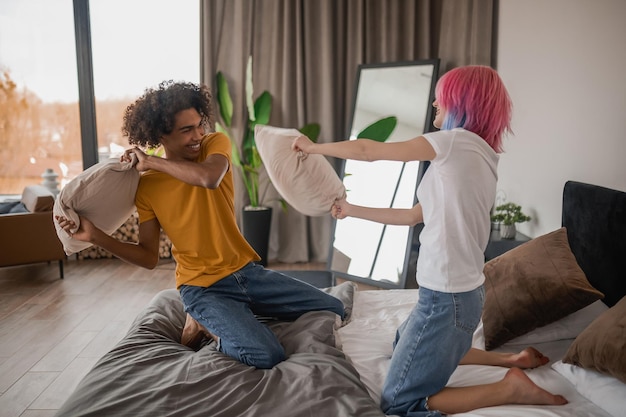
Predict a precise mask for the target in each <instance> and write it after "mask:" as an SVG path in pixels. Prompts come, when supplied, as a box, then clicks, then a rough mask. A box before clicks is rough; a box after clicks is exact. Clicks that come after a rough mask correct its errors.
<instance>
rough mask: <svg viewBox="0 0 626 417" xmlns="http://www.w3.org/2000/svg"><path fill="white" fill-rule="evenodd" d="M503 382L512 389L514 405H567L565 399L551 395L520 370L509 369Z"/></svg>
mask: <svg viewBox="0 0 626 417" xmlns="http://www.w3.org/2000/svg"><path fill="white" fill-rule="evenodd" d="M501 382H502V383H504V384H506V386H508V387H509V388H510V389H511V391H510V392H511V397H510V400H511V401H510V403H512V404H535V405H563V404H567V400H566V399H565V397H563V396H562V395H554V394H551V393H550V392H548V391H546V390H544V389H543V388H541V387H539V386H538V385H536V384H535V383H534V382H533V381H532V380H531V379H530V378H529V377H528V375H526V374H525V373H524V371H522V370H521V369H519V368H511V369H509V370H508V372H507V373H506V375H505V376H504V379H502V381H501Z"/></svg>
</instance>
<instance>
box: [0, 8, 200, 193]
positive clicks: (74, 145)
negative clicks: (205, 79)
mask: <svg viewBox="0 0 626 417" xmlns="http://www.w3.org/2000/svg"><path fill="white" fill-rule="evenodd" d="M75 1H79V2H83V1H88V0H75ZM88 5H89V12H90V13H89V20H90V27H91V33H90V37H91V51H92V55H93V56H92V63H93V85H94V95H95V106H96V129H97V138H98V139H97V141H98V143H97V148H98V155H99V159H100V160H102V159H104V158H108V157H109V156H115V155H116V154H118V153H119V152H121V150H122V149H125V148H126V147H128V144H127V141H126V138H124V137H122V133H121V125H122V116H123V112H124V109H125V108H126V106H127V105H128V104H130V103H131V102H132V101H133V100H134V99H135V98H136V97H138V96H139V95H141V94H142V93H143V91H144V89H145V88H147V87H152V86H156V85H158V83H159V82H161V81H163V80H169V79H174V80H184V81H191V82H198V81H199V79H200V46H199V43H200V17H199V13H200V5H199V0H90V1H89V3H88ZM91 99H93V98H91ZM78 100H79V94H78V73H77V55H76V42H75V28H74V1H73V0H2V1H1V2H0V158H1V159H0V160H2V163H1V164H0V194H20V193H21V192H22V190H23V188H24V187H25V186H26V185H29V184H39V183H41V182H42V181H43V179H42V177H41V174H42V173H43V172H44V171H45V170H46V169H52V170H54V172H55V173H57V174H58V175H59V177H58V179H57V181H58V182H59V186H60V187H62V186H63V185H64V184H65V183H67V182H69V181H70V180H71V179H72V178H74V177H75V176H76V175H78V174H79V173H80V172H82V170H83V169H84V168H86V167H83V155H82V146H84V144H83V143H82V142H81V136H83V137H82V140H91V141H92V142H93V141H94V140H93V139H89V138H88V139H85V137H84V136H85V135H81V124H80V117H81V115H80V111H79V102H78ZM89 136H90V137H91V138H94V137H96V135H89ZM92 149H93V148H92Z"/></svg>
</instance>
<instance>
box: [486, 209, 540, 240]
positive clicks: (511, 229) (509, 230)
mask: <svg viewBox="0 0 626 417" xmlns="http://www.w3.org/2000/svg"><path fill="white" fill-rule="evenodd" d="M529 220H531V217H530V216H527V215H526V214H524V213H522V207H521V206H519V205H517V204H515V203H505V204H501V205H499V206H496V208H495V209H494V212H493V214H492V215H491V221H492V222H497V223H500V237H501V238H502V239H513V238H515V233H516V230H515V224H516V223H523V222H527V221H529Z"/></svg>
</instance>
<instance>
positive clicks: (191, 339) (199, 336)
mask: <svg viewBox="0 0 626 417" xmlns="http://www.w3.org/2000/svg"><path fill="white" fill-rule="evenodd" d="M204 338H207V339H214V340H217V337H215V336H214V335H213V334H212V333H211V332H209V331H208V330H207V329H206V328H205V327H204V326H202V325H201V324H200V323H198V322H197V321H196V320H194V318H193V317H191V316H190V315H189V314H187V318H186V320H185V327H184V328H183V334H182V336H181V338H180V343H181V344H183V345H185V346H187V347H189V348H191V349H193V350H196V351H197V350H198V349H200V345H201V343H202V340H203V339H204Z"/></svg>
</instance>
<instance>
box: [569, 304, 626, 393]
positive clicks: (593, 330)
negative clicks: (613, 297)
mask: <svg viewBox="0 0 626 417" xmlns="http://www.w3.org/2000/svg"><path fill="white" fill-rule="evenodd" d="M563 362H565V363H571V364H572V365H577V366H580V367H582V368H587V369H593V370H596V371H598V372H601V373H603V374H608V375H611V376H614V377H615V378H617V379H619V380H620V381H622V382H623V383H625V384H626V297H623V298H622V299H621V300H620V301H619V302H618V303H617V304H615V305H614V306H613V307H611V308H610V309H609V310H607V311H606V312H604V313H603V314H602V315H601V316H600V317H598V318H597V319H596V320H594V321H593V323H591V324H590V325H589V327H587V328H586V329H585V330H583V331H582V332H581V333H580V335H578V337H577V338H576V340H574V343H572V345H571V346H570V347H569V349H568V351H567V353H566V354H565V357H564V358H563Z"/></svg>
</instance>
